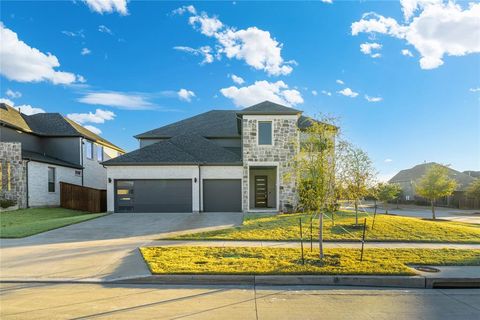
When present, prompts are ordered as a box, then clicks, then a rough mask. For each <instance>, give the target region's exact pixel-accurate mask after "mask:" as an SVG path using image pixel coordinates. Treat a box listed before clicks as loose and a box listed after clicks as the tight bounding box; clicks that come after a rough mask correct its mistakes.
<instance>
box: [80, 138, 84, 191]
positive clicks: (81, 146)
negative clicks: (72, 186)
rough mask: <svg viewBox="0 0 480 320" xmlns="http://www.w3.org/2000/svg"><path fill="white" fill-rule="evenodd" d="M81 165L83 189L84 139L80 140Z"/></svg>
mask: <svg viewBox="0 0 480 320" xmlns="http://www.w3.org/2000/svg"><path fill="white" fill-rule="evenodd" d="M80 165H81V166H82V187H83V169H84V167H83V138H80Z"/></svg>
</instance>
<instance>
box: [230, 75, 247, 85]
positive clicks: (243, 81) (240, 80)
mask: <svg viewBox="0 0 480 320" xmlns="http://www.w3.org/2000/svg"><path fill="white" fill-rule="evenodd" d="M231 78H232V81H233V82H235V83H236V84H244V83H245V80H243V78H242V77H239V76H236V75H234V74H232V76H231Z"/></svg>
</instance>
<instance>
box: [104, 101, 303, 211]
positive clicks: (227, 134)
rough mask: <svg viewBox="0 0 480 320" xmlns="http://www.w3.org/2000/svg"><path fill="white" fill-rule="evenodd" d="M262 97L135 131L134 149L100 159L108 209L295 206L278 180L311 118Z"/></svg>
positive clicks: (292, 194)
mask: <svg viewBox="0 0 480 320" xmlns="http://www.w3.org/2000/svg"><path fill="white" fill-rule="evenodd" d="M301 113H302V112H301V111H299V110H295V109H292V108H288V107H285V106H282V105H279V104H275V103H272V102H268V101H265V102H262V103H259V104H257V105H254V106H252V107H249V108H246V109H243V110H241V111H235V110H212V111H208V112H205V113H202V114H199V115H196V116H194V117H191V118H188V119H185V120H182V121H179V122H176V123H172V124H169V125H166V126H164V127H161V128H158V129H154V130H151V131H147V132H145V133H142V134H139V135H137V136H135V137H136V138H137V139H138V140H139V144H140V148H139V149H137V150H135V151H132V152H130V153H127V154H124V155H123V156H120V157H117V158H115V159H112V160H109V161H106V162H104V165H105V166H106V167H107V172H108V174H107V176H108V186H107V203H108V211H115V212H192V211H193V212H199V211H207V212H208V211H217V212H240V211H249V212H252V211H273V212H278V211H283V210H286V209H291V208H294V207H295V206H296V204H297V201H298V199H297V192H296V184H295V180H294V179H288V180H287V179H284V176H285V174H286V173H287V172H288V171H289V170H290V169H291V164H292V163H291V162H292V160H293V159H294V157H295V156H296V154H297V152H298V148H299V137H300V131H302V130H303V129H305V128H307V127H308V126H309V124H311V121H312V120H311V119H310V118H307V117H304V116H302V115H301Z"/></svg>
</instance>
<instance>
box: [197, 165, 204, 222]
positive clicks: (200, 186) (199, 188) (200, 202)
mask: <svg viewBox="0 0 480 320" xmlns="http://www.w3.org/2000/svg"><path fill="white" fill-rule="evenodd" d="M201 188H202V170H200V164H199V165H198V213H200V212H202V211H203V210H202V189H201Z"/></svg>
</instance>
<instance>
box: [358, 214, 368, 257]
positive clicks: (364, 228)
mask: <svg viewBox="0 0 480 320" xmlns="http://www.w3.org/2000/svg"><path fill="white" fill-rule="evenodd" d="M366 229H367V218H365V220H363V235H362V253H361V254H360V261H363V247H364V246H365V230H366Z"/></svg>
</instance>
